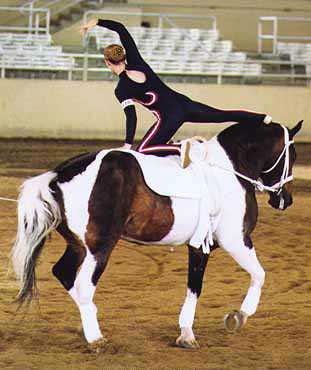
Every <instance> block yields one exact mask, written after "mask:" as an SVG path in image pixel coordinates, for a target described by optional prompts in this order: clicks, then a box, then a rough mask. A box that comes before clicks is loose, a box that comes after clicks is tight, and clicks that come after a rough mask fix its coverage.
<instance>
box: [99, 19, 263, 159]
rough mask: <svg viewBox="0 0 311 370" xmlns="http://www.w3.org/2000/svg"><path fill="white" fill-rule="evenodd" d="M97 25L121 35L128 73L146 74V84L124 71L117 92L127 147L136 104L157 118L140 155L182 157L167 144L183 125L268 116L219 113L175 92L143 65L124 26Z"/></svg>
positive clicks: (102, 22)
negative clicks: (123, 117) (122, 110)
mask: <svg viewBox="0 0 311 370" xmlns="http://www.w3.org/2000/svg"><path fill="white" fill-rule="evenodd" d="M97 25H98V26H101V27H106V28H108V29H110V30H112V31H115V32H117V33H118V34H119V37H120V40H121V43H122V45H123V47H124V49H125V53H126V61H127V65H126V70H136V71H140V72H143V73H144V74H145V77H146V80H145V82H143V83H139V82H135V81H133V80H132V79H131V78H130V77H128V75H127V73H126V70H125V71H123V72H122V73H121V74H120V75H119V83H118V85H117V87H116V89H115V95H116V97H117V99H118V100H119V102H120V103H121V105H122V107H123V109H124V111H125V114H126V143H128V144H132V143H133V140H134V136H135V131H136V123H137V118H136V111H135V106H134V103H135V102H138V103H140V104H142V105H144V106H145V107H146V108H148V109H149V110H150V111H151V112H152V113H153V114H154V115H155V116H156V122H155V123H154V125H153V126H152V127H151V128H150V129H149V130H148V132H147V134H146V135H145V136H144V138H143V139H142V141H141V143H140V144H139V146H138V148H137V150H138V151H139V152H141V153H145V154H154V155H168V154H177V153H178V154H179V153H180V145H171V144H167V142H168V141H169V140H170V139H171V138H172V137H173V135H174V134H175V133H176V131H177V130H178V129H179V128H180V127H181V126H182V124H183V123H184V122H195V123H197V122H201V123H212V122H213V123H221V122H240V123H242V122H245V123H250V124H251V123H260V122H262V121H263V120H264V118H265V116H266V115H265V114H259V113H254V112H248V111H242V110H220V109H216V108H213V107H210V106H208V105H205V104H202V103H199V102H196V101H193V100H191V99H190V98H188V97H187V96H185V95H182V94H180V93H178V92H176V91H174V90H172V89H171V88H169V87H168V86H167V85H165V83H164V82H163V81H161V80H160V78H159V77H158V76H157V74H156V73H155V72H154V71H153V70H152V69H151V67H150V66H149V65H148V64H147V63H146V62H145V61H144V59H143V58H142V56H141V55H140V53H139V51H138V49H137V46H136V44H135V42H134V40H133V38H132V36H131V35H130V33H129V32H128V31H127V29H126V28H125V27H124V26H123V24H121V23H119V22H115V21H111V20H102V19H99V20H98V22H97Z"/></svg>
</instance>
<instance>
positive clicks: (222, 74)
mask: <svg viewBox="0 0 311 370" xmlns="http://www.w3.org/2000/svg"><path fill="white" fill-rule="evenodd" d="M61 55H62V56H63V57H72V58H74V59H75V60H76V63H75V64H72V66H68V67H65V68H58V67H55V66H46V67H44V68H42V67H39V66H38V67H36V66H25V67H21V66H7V65H5V64H3V62H2V61H1V58H0V69H1V78H5V77H6V70H26V71H27V70H31V71H65V72H67V73H68V79H69V80H71V79H72V78H73V73H74V72H76V73H79V78H77V79H81V78H83V77H84V76H85V66H84V65H83V60H84V58H85V54H84V53H75V54H71V53H62V54H61ZM87 58H88V59H98V60H99V59H101V60H103V56H102V55H99V54H88V55H87ZM78 60H80V63H77V61H78ZM154 60H155V59H154ZM209 62H210V63H218V64H219V65H220V67H222V66H223V65H225V64H226V62H225V61H223V62H220V61H219V60H212V59H211V60H209ZM239 63H240V62H238V61H236V62H235V61H232V62H230V64H239ZM243 63H245V64H253V65H254V64H259V65H261V66H263V65H274V66H284V65H288V66H290V67H293V63H292V62H291V61H278V60H262V59H260V60H255V59H252V60H246V61H244V62H243ZM78 64H80V66H78ZM294 65H295V66H297V65H299V66H305V67H306V73H305V74H302V73H300V74H297V73H295V71H294V69H293V68H291V70H290V72H289V73H266V72H264V70H263V68H260V71H259V73H257V74H254V73H244V72H239V71H237V72H236V73H234V72H232V73H226V71H225V70H224V69H223V68H219V69H218V71H215V72H189V71H188V72H185V71H182V72H181V71H175V72H174V71H169V72H168V71H165V70H162V71H156V72H157V73H158V74H159V75H163V76H167V75H170V76H178V77H187V76H188V77H190V76H199V77H211V76H212V77H216V78H217V83H218V84H221V83H222V82H223V78H231V77H241V78H242V77H248V78H254V79H258V80H259V81H262V80H263V79H267V78H269V79H276V80H280V81H281V79H291V80H295V79H302V80H305V82H306V85H307V84H308V82H309V86H310V87H311V68H309V65H306V64H305V63H298V62H297V63H296V62H295V63H294ZM310 66H311V61H310ZM307 67H308V68H307ZM87 72H88V73H89V72H92V73H96V74H98V75H100V74H103V73H106V74H107V73H110V71H109V69H107V68H106V67H105V66H104V63H103V67H88V70H87ZM87 75H88V74H87Z"/></svg>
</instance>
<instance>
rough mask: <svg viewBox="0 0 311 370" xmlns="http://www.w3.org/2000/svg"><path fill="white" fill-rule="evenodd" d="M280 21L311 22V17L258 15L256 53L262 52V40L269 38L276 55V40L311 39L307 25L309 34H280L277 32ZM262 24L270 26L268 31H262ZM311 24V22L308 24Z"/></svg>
mask: <svg viewBox="0 0 311 370" xmlns="http://www.w3.org/2000/svg"><path fill="white" fill-rule="evenodd" d="M281 22H304V23H311V18H305V17H275V16H269V17H259V22H258V53H260V54H262V52H263V41H264V40H269V41H270V42H271V41H272V53H271V54H273V55H276V53H277V43H278V41H284V40H287V41H293V40H296V41H311V27H309V32H310V36H293V35H280V34H279V24H280V23H281ZM264 25H266V26H268V27H269V26H270V27H272V31H271V32H270V33H264V30H263V28H264ZM310 26H311V24H310Z"/></svg>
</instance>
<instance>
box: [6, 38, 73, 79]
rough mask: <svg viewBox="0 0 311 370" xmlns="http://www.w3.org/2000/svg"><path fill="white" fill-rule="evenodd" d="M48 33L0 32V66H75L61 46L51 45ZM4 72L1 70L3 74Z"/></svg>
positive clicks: (58, 67)
mask: <svg viewBox="0 0 311 370" xmlns="http://www.w3.org/2000/svg"><path fill="white" fill-rule="evenodd" d="M51 42H52V38H51V35H50V34H29V33H19V34H14V33H0V66H1V68H2V70H3V71H4V70H5V69H25V70H38V69H40V70H50V71H53V70H62V71H64V70H67V71H71V70H72V69H73V68H74V66H75V60H74V58H73V57H71V56H67V55H63V51H62V47H61V46H51ZM3 73H4V72H2V74H3Z"/></svg>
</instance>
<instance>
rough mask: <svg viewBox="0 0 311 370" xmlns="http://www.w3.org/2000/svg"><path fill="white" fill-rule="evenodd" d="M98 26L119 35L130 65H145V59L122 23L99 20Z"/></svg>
mask: <svg viewBox="0 0 311 370" xmlns="http://www.w3.org/2000/svg"><path fill="white" fill-rule="evenodd" d="M97 25H98V26H100V27H106V28H108V29H109V30H111V31H115V32H117V33H118V35H119V37H120V40H121V43H122V46H123V47H124V49H125V53H126V60H127V63H128V64H129V65H139V64H145V61H144V59H143V58H142V56H141V55H140V53H139V51H138V49H137V46H136V44H135V41H134V40H133V38H132V36H131V34H130V33H129V32H128V30H127V29H126V28H125V27H124V25H123V24H122V23H119V22H115V21H111V20H107V19H98V21H97Z"/></svg>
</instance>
